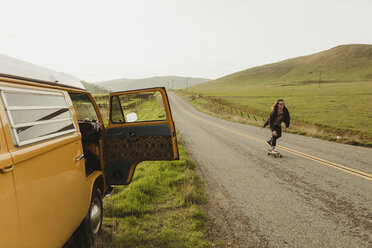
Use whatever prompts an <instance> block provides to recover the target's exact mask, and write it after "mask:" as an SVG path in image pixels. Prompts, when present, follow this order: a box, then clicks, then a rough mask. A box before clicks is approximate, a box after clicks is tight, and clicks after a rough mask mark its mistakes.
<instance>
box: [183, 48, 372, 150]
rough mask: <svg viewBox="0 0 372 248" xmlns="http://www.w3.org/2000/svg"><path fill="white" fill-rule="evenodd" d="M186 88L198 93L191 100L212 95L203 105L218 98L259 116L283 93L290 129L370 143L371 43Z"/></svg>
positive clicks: (281, 97)
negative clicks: (289, 116)
mask: <svg viewBox="0 0 372 248" xmlns="http://www.w3.org/2000/svg"><path fill="white" fill-rule="evenodd" d="M320 74H321V81H320V84H319V75H320ZM189 92H190V93H191V92H193V93H199V95H200V96H202V98H200V99H197V100H195V101H194V102H198V101H199V102H200V104H205V103H206V102H208V101H209V102H210V101H212V102H211V103H210V104H209V106H207V107H205V108H209V109H211V108H212V109H213V107H214V106H217V105H216V101H218V104H219V105H221V104H223V105H225V106H227V107H225V108H226V109H228V110H231V109H232V108H236V109H238V110H239V111H243V112H246V113H249V114H255V115H256V116H258V117H259V118H258V119H261V120H262V119H265V118H267V116H268V115H269V113H270V111H271V108H270V107H271V106H272V104H273V103H275V101H276V100H277V99H285V101H286V106H287V108H288V109H289V110H290V112H291V120H292V121H291V123H292V124H291V128H292V130H293V131H295V132H297V133H301V134H307V135H311V136H314V137H320V138H325V139H329V140H336V141H339V142H344V143H351V144H362V145H366V146H372V128H371V125H370V122H371V119H372V114H371V111H368V110H367V111H366V108H367V106H368V103H369V102H370V101H371V100H372V45H343V46H338V47H335V48H332V49H329V50H326V51H323V52H319V53H315V54H312V55H308V56H302V57H298V58H293V59H288V60H284V61H281V62H278V63H274V64H268V65H263V66H259V67H254V68H250V69H247V70H244V71H241V72H237V73H234V74H231V75H228V76H225V77H222V78H219V79H217V80H214V81H210V82H207V83H203V84H200V85H197V86H195V87H192V88H191V89H190V90H189ZM203 97H205V98H203ZM209 97H213V98H209ZM192 99H194V98H192ZM207 105H208V104H207ZM219 111H220V109H218V110H217V113H218V112H219ZM231 112H232V110H231Z"/></svg>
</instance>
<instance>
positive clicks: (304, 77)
mask: <svg viewBox="0 0 372 248" xmlns="http://www.w3.org/2000/svg"><path fill="white" fill-rule="evenodd" d="M319 75H320V76H321V81H322V82H325V81H372V45H359V44H358V45H342V46H337V47H334V48H332V49H329V50H326V51H323V52H319V53H315V54H311V55H308V56H302V57H297V58H292V59H288V60H284V61H280V62H277V63H273V64H267V65H263V66H258V67H253V68H250V69H247V70H244V71H240V72H236V73H234V74H231V75H227V76H225V77H222V78H219V79H217V80H214V81H210V82H207V83H204V84H201V85H198V86H196V87H193V90H194V91H198V92H204V93H206V94H208V93H209V91H210V90H212V91H214V92H216V90H217V89H218V91H219V92H221V93H222V92H225V89H231V87H242V86H249V85H252V84H262V85H272V84H275V85H278V84H280V85H287V84H299V83H318V81H319ZM229 91H230V90H229ZM225 93H226V92H225Z"/></svg>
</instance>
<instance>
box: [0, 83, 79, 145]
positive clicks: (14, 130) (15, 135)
mask: <svg viewBox="0 0 372 248" xmlns="http://www.w3.org/2000/svg"><path fill="white" fill-rule="evenodd" d="M6 93H24V94H31V95H49V96H53V95H54V96H61V97H63V98H64V101H65V103H66V104H65V105H63V106H62V105H58V106H9V104H8V100H7V97H6ZM0 95H1V98H2V101H3V103H4V107H5V110H6V113H7V117H8V120H9V124H10V129H11V134H12V140H13V143H14V145H16V146H18V147H21V146H25V145H29V144H32V143H36V142H40V141H44V140H47V139H51V138H55V137H59V136H62V135H66V134H70V133H74V132H76V125H75V122H74V119H73V115H72V113H71V111H70V106H69V104H68V101H67V99H66V96H65V94H63V92H62V91H60V92H57V91H48V90H33V89H23V88H17V87H7V86H0ZM58 108H59V109H67V111H66V112H68V113H69V116H70V117H69V118H62V119H57V120H42V121H34V122H24V123H19V124H16V123H15V122H14V120H13V117H12V114H11V111H14V110H49V109H58ZM64 121H71V124H72V125H73V128H71V129H69V130H65V131H61V132H56V133H51V134H47V135H44V136H41V137H36V138H31V139H26V140H23V141H21V140H20V138H19V136H18V133H17V129H18V128H22V127H28V126H36V125H45V124H53V123H58V122H64Z"/></svg>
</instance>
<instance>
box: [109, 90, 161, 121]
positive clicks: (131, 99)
mask: <svg viewBox="0 0 372 248" xmlns="http://www.w3.org/2000/svg"><path fill="white" fill-rule="evenodd" d="M133 113H135V116H136V117H137V118H134V119H131V118H130V116H133ZM124 114H125V115H124ZM166 119H167V116H166V113H165V108H164V104H163V99H162V96H161V94H160V92H159V91H149V92H138V93H132V94H125V95H116V96H113V97H112V98H111V121H112V123H115V124H119V123H124V122H148V121H164V120H166Z"/></svg>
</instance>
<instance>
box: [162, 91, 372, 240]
mask: <svg viewBox="0 0 372 248" xmlns="http://www.w3.org/2000/svg"><path fill="white" fill-rule="evenodd" d="M169 97H170V102H171V109H172V114H173V117H174V120H175V123H176V127H177V130H178V135H179V136H181V138H182V140H183V142H184V143H185V146H186V148H187V150H188V151H189V152H190V154H191V157H192V158H193V159H194V161H195V162H196V163H197V164H198V166H199V171H200V173H201V174H202V177H203V178H204V180H205V181H206V189H207V193H208V196H209V197H210V199H211V202H212V203H213V204H215V205H216V206H217V207H211V208H210V211H212V213H209V215H212V216H214V217H213V219H215V220H214V221H215V222H216V223H220V224H222V225H223V228H224V232H226V237H227V238H228V237H232V241H231V242H232V244H231V245H232V246H237V247H252V246H254V247H256V246H265V247H372V149H368V148H361V147H354V146H349V145H343V144H337V143H333V142H328V141H323V140H318V139H314V138H310V137H304V136H299V135H294V134H285V133H284V132H283V136H282V138H280V139H279V140H278V145H280V146H279V148H278V149H279V151H280V152H281V153H282V154H283V158H274V157H272V156H268V155H267V150H268V148H269V146H268V144H266V140H267V139H268V137H269V136H270V130H269V129H263V128H260V127H255V126H250V125H243V124H238V123H233V122H229V121H225V120H221V119H217V118H214V117H212V116H209V115H206V114H203V113H201V112H199V111H197V110H195V109H194V108H192V107H191V105H190V104H189V103H188V102H187V101H186V100H184V99H182V98H180V97H179V96H177V95H175V94H172V93H169ZM268 107H269V106H268Z"/></svg>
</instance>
